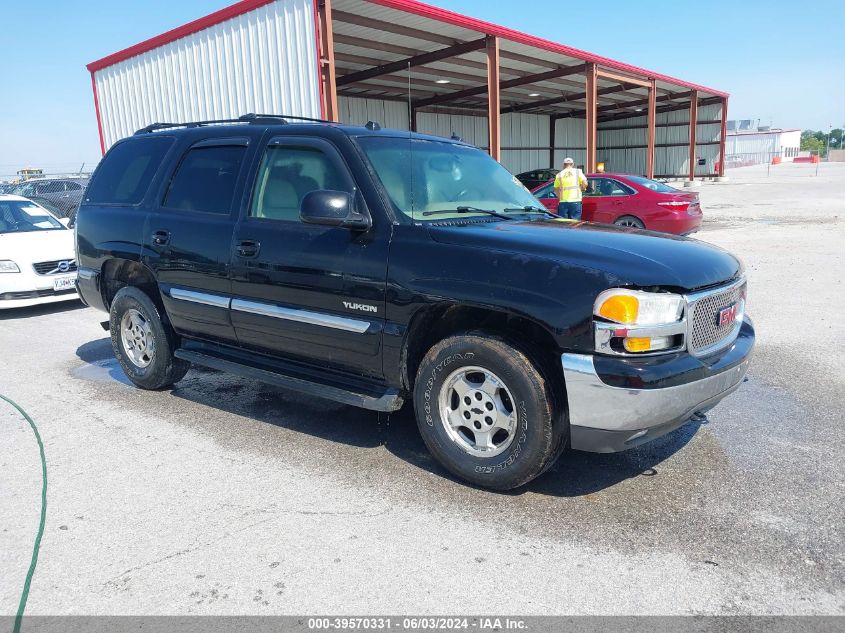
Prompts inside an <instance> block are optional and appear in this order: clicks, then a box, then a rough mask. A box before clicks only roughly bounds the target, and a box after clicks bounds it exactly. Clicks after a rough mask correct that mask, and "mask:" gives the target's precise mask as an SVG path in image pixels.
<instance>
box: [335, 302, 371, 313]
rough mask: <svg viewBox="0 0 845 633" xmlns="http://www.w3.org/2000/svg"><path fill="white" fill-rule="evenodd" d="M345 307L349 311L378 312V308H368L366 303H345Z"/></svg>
mask: <svg viewBox="0 0 845 633" xmlns="http://www.w3.org/2000/svg"><path fill="white" fill-rule="evenodd" d="M343 307H344V308H346V309H347V310H360V311H361V312H372V313H376V312H378V306H368V305H366V304H364V303H352V302H350V301H344V302H343Z"/></svg>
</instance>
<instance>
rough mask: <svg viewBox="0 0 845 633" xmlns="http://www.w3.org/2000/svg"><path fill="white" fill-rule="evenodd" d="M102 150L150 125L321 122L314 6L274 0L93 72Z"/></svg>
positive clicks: (304, 1)
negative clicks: (256, 118)
mask: <svg viewBox="0 0 845 633" xmlns="http://www.w3.org/2000/svg"><path fill="white" fill-rule="evenodd" d="M94 81H95V83H96V86H97V97H98V101H99V106H100V117H101V125H102V131H103V137H104V142H105V146H106V148H107V149H108V148H109V147H110V146H111V145H112V144H113V143H114V142H115V141H117V140H118V139H121V138H123V137H125V136H128V135H130V134H132V133H133V132H134V131H135V130H137V129H139V128H142V127H144V126H146V125H149V124H150V123H154V122H160V121H167V122H185V121H201V120H207V119H226V118H235V117H238V116H240V115H241V114H246V113H248V112H257V113H264V114H290V115H298V116H308V117H319V116H320V92H319V90H320V89H319V74H318V71H317V46H316V31H315V24H314V5H313V2H312V0H276V1H275V2H271V3H269V4H266V5H264V6H262V7H259V8H257V9H255V10H253V11H250V12H248V13H244V14H242V15H240V16H237V17H234V18H232V19H230V20H226V21H225V22H221V23H220V24H217V25H215V26H212V27H209V28H207V29H204V30H202V31H200V32H198V33H194V34H192V35H188V36H186V37H183V38H181V39H178V40H176V41H174V42H171V43H169V44H166V45H164V46H161V47H159V48H156V49H154V50H151V51H148V52H146V53H142V54H140V55H137V56H135V57H132V58H131V59H127V60H125V61H122V62H119V63H117V64H115V65H113V66H109V67H107V68H104V69H102V70H98V71H96V72H95V74H94Z"/></svg>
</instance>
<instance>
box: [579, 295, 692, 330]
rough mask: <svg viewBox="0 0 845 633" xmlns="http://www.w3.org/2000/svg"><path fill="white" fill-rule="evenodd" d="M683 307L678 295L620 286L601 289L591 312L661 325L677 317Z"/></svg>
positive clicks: (627, 321) (621, 320) (617, 320)
mask: <svg viewBox="0 0 845 633" xmlns="http://www.w3.org/2000/svg"><path fill="white" fill-rule="evenodd" d="M683 308H684V298H683V297H682V296H681V295H673V294H669V293H662V292H660V293H658V292H642V291H640V290H624V289H621V288H619V289H614V290H605V291H604V292H603V293H601V294H600V295H599V297H598V299H596V304H595V309H594V311H593V312H594V314H595V315H596V316H600V317H604V318H605V319H607V320H608V321H613V322H615V323H623V324H625V325H663V324H665V323H674V322H675V321H677V320H679V319H680V318H681V316H682V314H683Z"/></svg>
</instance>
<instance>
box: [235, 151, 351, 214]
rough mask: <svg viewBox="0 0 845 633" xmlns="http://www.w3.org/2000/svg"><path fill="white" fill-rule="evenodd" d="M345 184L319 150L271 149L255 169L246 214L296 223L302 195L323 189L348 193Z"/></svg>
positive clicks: (330, 162)
mask: <svg viewBox="0 0 845 633" xmlns="http://www.w3.org/2000/svg"><path fill="white" fill-rule="evenodd" d="M345 183H346V181H345V180H344V179H343V178H342V177H341V175H340V174H339V173H338V170H337V168H336V167H335V165H334V163H332V161H331V160H329V158H328V157H327V156H326V155H325V154H324V153H323V152H321V151H320V150H319V149H314V148H310V147H286V146H282V147H270V148H268V149H267V152H266V153H265V154H264V158H263V159H262V161H261V168H260V169H259V170H258V179H257V180H256V181H255V191H253V195H252V206H251V208H250V210H249V214H250V216H251V217H254V218H268V219H272V220H288V221H295V222H298V221H299V207H300V205H301V204H302V199H303V198H304V197H305V194H307V193H309V192H311V191H319V190H323V189H328V190H332V191H346V190H349V187H348V185H347V184H345Z"/></svg>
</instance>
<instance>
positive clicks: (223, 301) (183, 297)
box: [169, 288, 232, 309]
mask: <svg viewBox="0 0 845 633" xmlns="http://www.w3.org/2000/svg"><path fill="white" fill-rule="evenodd" d="M169 294H170V296H171V297H173V298H174V299H179V300H180V301H190V302H191V303H201V304H202V305H206V306H213V307H215V308H225V309H228V308H229V305H230V304H231V302H232V300H231V299H230V298H229V297H225V296H223V295H212V294H208V293H206V292H196V291H194V290H185V289H183V288H171V289H170V292H169Z"/></svg>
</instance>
